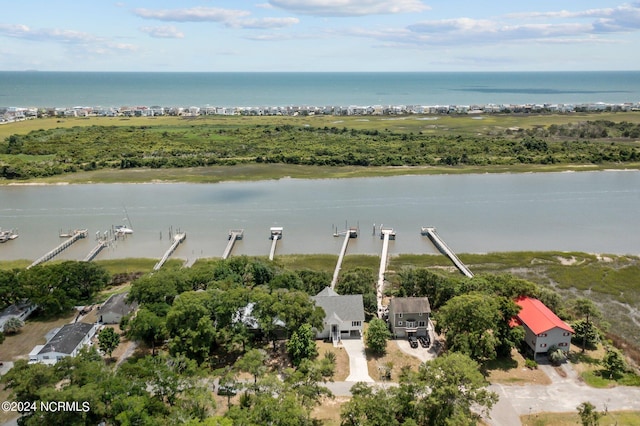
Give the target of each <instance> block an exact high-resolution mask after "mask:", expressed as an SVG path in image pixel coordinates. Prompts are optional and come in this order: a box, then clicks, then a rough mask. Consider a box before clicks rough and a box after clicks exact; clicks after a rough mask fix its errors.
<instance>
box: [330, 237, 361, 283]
mask: <svg viewBox="0 0 640 426" xmlns="http://www.w3.org/2000/svg"><path fill="white" fill-rule="evenodd" d="M334 235H335V236H336V237H337V236H339V235H340V234H339V233H336V234H334ZM351 238H358V230H357V229H356V228H349V229H348V230H346V231H345V232H344V242H343V243H342V249H341V250H340V255H339V256H338V263H336V269H335V270H334V271H333V279H332V280H331V290H333V289H334V288H335V286H336V283H337V282H338V275H339V274H340V269H342V261H343V260H344V255H345V254H346V253H347V246H348V245H349V240H350V239H351Z"/></svg>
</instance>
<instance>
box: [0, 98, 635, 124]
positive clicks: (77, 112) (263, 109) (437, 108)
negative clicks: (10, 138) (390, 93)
mask: <svg viewBox="0 0 640 426" xmlns="http://www.w3.org/2000/svg"><path fill="white" fill-rule="evenodd" d="M605 111H613V112H629V111H640V102H625V103H616V104H611V103H604V102H596V103H582V104H561V103H544V104H475V105H365V106H362V105H348V106H339V105H327V106H310V105H289V106H249V107H224V106H210V105H207V106H203V107H199V106H189V107H177V106H172V107H167V106H158V105H155V106H145V105H139V106H120V107H100V106H95V107H89V106H74V107H58V108H33V107H30V108H24V107H4V108H1V107H0V123H9V122H14V121H20V120H26V119H30V118H37V117H41V116H46V117H157V116H181V117H197V116H202V115H247V116H312V115H335V116H362V115H365V116H367V115H411V114H428V115H448V114H471V115H478V114H500V113H503V114H504V113H572V112H605Z"/></svg>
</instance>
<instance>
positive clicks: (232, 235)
mask: <svg viewBox="0 0 640 426" xmlns="http://www.w3.org/2000/svg"><path fill="white" fill-rule="evenodd" d="M243 237H244V229H231V230H230V231H229V243H228V244H227V248H225V249H224V253H222V259H227V258H228V257H229V256H230V255H231V250H233V246H234V244H235V243H236V241H237V240H241V239H242V238H243Z"/></svg>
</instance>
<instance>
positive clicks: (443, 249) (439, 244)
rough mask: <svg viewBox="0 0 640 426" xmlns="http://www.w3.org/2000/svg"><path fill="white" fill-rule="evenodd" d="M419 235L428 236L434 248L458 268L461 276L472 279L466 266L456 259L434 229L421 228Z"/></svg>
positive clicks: (471, 273) (471, 274)
mask: <svg viewBox="0 0 640 426" xmlns="http://www.w3.org/2000/svg"><path fill="white" fill-rule="evenodd" d="M420 233H421V234H422V235H426V236H428V237H429V239H430V240H431V242H432V243H433V245H434V246H436V248H437V249H438V250H439V251H440V253H442V254H444V255H445V256H447V257H448V258H449V259H450V260H451V261H452V262H453V264H454V265H456V268H458V270H460V272H462V274H463V275H465V276H466V277H469V278H473V272H471V271H470V270H469V268H467V267H466V265H465V264H464V263H462V262H461V261H460V259H458V256H456V254H455V253H454V252H453V250H451V249H450V248H449V246H447V244H446V243H445V242H444V240H443V239H442V238H440V236H439V235H438V233H437V232H436V228H431V227H423V228H422V230H421V231H420Z"/></svg>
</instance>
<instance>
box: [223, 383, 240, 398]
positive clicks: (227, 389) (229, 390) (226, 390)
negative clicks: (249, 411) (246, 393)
mask: <svg viewBox="0 0 640 426" xmlns="http://www.w3.org/2000/svg"><path fill="white" fill-rule="evenodd" d="M237 393H238V391H237V390H236V388H234V387H233V386H225V385H220V386H218V395H224V396H235V394H237Z"/></svg>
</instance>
